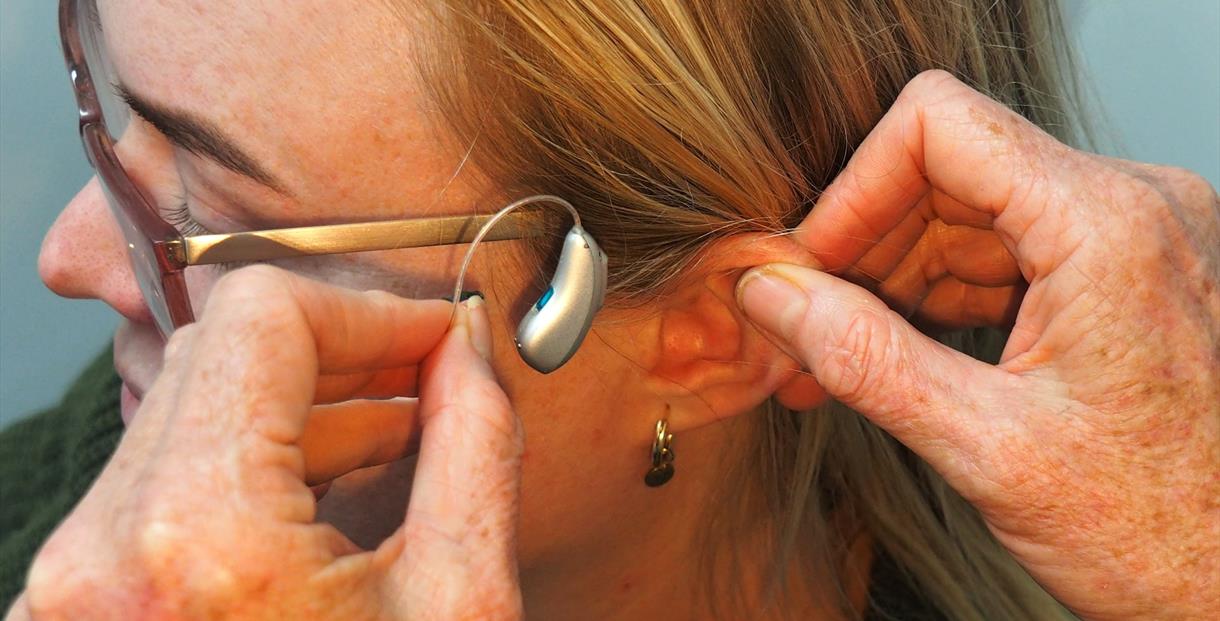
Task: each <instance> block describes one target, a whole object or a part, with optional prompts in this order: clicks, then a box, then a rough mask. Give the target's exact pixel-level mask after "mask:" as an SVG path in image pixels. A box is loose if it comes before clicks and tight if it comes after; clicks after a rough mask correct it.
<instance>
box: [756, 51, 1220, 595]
mask: <svg viewBox="0 0 1220 621" xmlns="http://www.w3.org/2000/svg"><path fill="white" fill-rule="evenodd" d="M794 237H795V239H796V240H797V241H798V242H799V243H801V244H802V245H804V246H805V247H806V248H808V249H809V250H811V251H812V253H813V254H814V256H815V258H816V259H817V260H818V261H819V262H820V263H821V264H822V265H823V266H824V267H825V268H826V269H828V270H829V271H831V272H836V273H839V274H844V275H847V276H849V277H853V276H854V277H856V278H866V279H868V280H870V281H871V282H873V283H874V284H875V285H876V288H877V290H878V291H879V292H880V293H881V294H882V295H883V296H884V297H886V298H887V299H889V300H890V301H891V302H892V303H894V304H895V305H896V306H897V307H898V308H899V309H900V310H901V311H902V313H903V315H907V316H914V317H916V318H919V319H923V320H925V321H928V322H930V323H933V324H939V325H946V326H962V325H1001V324H1005V323H1008V322H1012V321H1015V326H1014V327H1013V330H1012V335H1011V338H1010V339H1009V341H1008V344H1007V347H1006V348H1005V350H1004V352H1003V355H1002V359H1001V361H1000V363H999V364H998V365H995V366H992V365H988V364H984V363H982V362H979V361H976V360H974V359H971V358H969V357H968V356H966V355H964V354H961V353H958V352H956V351H952V350H950V349H949V348H947V347H944V346H942V345H940V344H938V343H936V342H935V341H933V340H932V339H930V338H928V337H926V336H924V335H922V334H921V333H919V332H918V331H917V330H915V329H914V328H913V327H912V326H911V325H910V324H909V323H907V321H905V320H904V319H903V317H902V316H900V315H899V314H898V313H895V312H893V311H891V310H889V309H888V308H887V307H886V305H885V304H884V303H882V301H881V300H880V299H878V298H877V297H876V296H874V295H873V294H872V293H870V292H869V291H867V290H865V289H864V288H861V287H859V286H856V285H854V284H851V283H849V282H846V281H845V280H842V279H840V278H836V277H834V276H831V275H830V274H828V273H823V272H818V271H814V270H809V269H806V268H800V267H796V266H787V265H773V266H765V267H762V268H757V269H755V270H752V271H751V272H749V273H747V274H746V275H745V276H744V277H743V278H742V280H741V282H740V283H739V290H738V295H739V299H740V302H741V304H742V306H743V309H744V311H745V312H746V314H747V315H748V316H749V317H750V318H751V319H752V320H753V321H754V322H756V324H757V325H758V326H760V327H761V328H762V329H764V330H766V331H768V332H769V333H770V334H771V335H773V337H774V338H775V339H776V341H777V342H778V343H779V344H780V345H781V346H782V347H784V348H785V349H787V350H788V351H790V352H791V353H792V354H793V355H794V357H796V358H798V359H799V360H800V361H802V362H803V363H804V364H805V365H806V366H807V368H809V369H810V370H811V372H812V374H813V375H814V376H815V377H816V379H817V381H818V383H819V384H821V385H822V387H823V388H825V389H826V390H827V391H828V392H829V393H830V394H831V395H832V396H834V397H835V398H837V399H839V400H841V401H843V402H845V403H846V404H847V405H849V406H851V407H853V408H854V409H856V410H857V411H858V412H860V413H861V414H862V415H864V416H867V417H868V418H869V419H871V420H872V421H874V422H875V423H876V424H878V425H879V426H881V427H882V428H884V429H886V430H887V431H889V432H890V433H892V434H893V435H894V436H895V437H896V438H898V439H899V440H900V441H902V442H903V443H904V444H906V445H907V446H909V447H910V448H911V449H913V450H914V451H916V452H917V453H918V454H919V455H921V456H922V457H923V458H924V459H925V460H927V461H928V463H929V464H931V465H932V466H933V467H934V468H936V469H937V470H938V471H939V472H940V473H941V474H942V475H943V476H944V477H945V479H946V480H947V481H948V482H949V483H950V484H951V485H952V486H953V487H954V488H955V489H957V490H958V492H959V493H961V494H962V495H963V496H964V497H965V498H966V499H967V500H969V501H970V502H971V503H973V504H974V505H975V506H976V507H978V509H979V510H980V512H981V513H982V515H983V517H984V519H985V520H986V521H987V523H988V525H989V526H990V528H991V530H992V531H993V532H994V533H995V535H996V536H997V537H998V539H999V540H1000V542H1001V543H1003V545H1005V546H1006V547H1007V548H1008V549H1009V550H1010V551H1011V552H1012V553H1013V554H1014V555H1015V556H1016V558H1017V559H1018V560H1019V561H1020V562H1021V563H1022V564H1023V565H1024V566H1025V567H1026V568H1027V569H1028V571H1029V572H1030V573H1031V575H1033V577H1034V578H1035V579H1037V580H1038V581H1039V582H1041V583H1042V584H1043V585H1044V586H1045V587H1046V588H1047V589H1048V590H1049V591H1050V592H1051V593H1052V594H1053V595H1055V596H1056V597H1058V598H1059V599H1060V600H1061V601H1062V602H1063V603H1064V604H1065V605H1067V606H1068V607H1070V608H1072V609H1073V610H1074V611H1075V612H1076V613H1077V614H1079V615H1082V616H1084V617H1089V618H1094V619H1131V618H1152V617H1156V618H1172V619H1188V618H1204V617H1206V616H1207V615H1214V614H1215V611H1216V610H1220V286H1218V285H1220V209H1218V205H1217V200H1216V194H1215V191H1214V190H1212V188H1211V187H1210V186H1209V185H1208V184H1207V183H1206V182H1205V181H1203V180H1202V179H1201V178H1199V177H1198V176H1196V175H1193V174H1190V173H1187V172H1185V171H1180V170H1174V169H1169V168H1162V167H1157V166H1150V165H1144V164H1137V163H1133V162H1124V161H1118V160H1112V159H1107V158H1103V157H1099V156H1095V155H1090V154H1087V153H1082V152H1079V151H1074V150H1072V149H1070V148H1068V147H1066V146H1064V145H1063V144H1061V143H1059V142H1057V141H1056V140H1054V139H1053V138H1052V137H1050V136H1048V135H1047V134H1045V133H1043V132H1042V131H1041V130H1039V129H1038V128H1036V127H1035V126H1033V125H1032V124H1030V123H1028V122H1027V121H1025V120H1024V119H1022V118H1021V117H1019V116H1018V115H1016V114H1015V113H1013V112H1011V111H1010V110H1008V109H1006V108H1004V107H1003V106H1001V105H1000V104H998V103H996V102H995V101H992V100H990V99H988V98H986V97H984V96H983V95H981V94H979V93H977V92H975V91H973V90H971V89H970V88H968V87H967V86H965V85H964V84H962V83H961V82H958V81H957V80H955V79H953V78H952V77H951V76H950V75H948V74H946V73H944V72H929V73H924V74H922V75H920V76H918V77H917V78H915V79H914V80H913V81H912V82H911V83H910V84H909V85H908V86H907V87H906V88H905V89H904V90H903V92H902V94H901V95H900V97H899V98H898V100H897V101H896V102H895V104H894V106H893V107H892V108H891V109H890V110H889V111H888V112H887V113H886V115H885V116H884V117H883V118H882V120H881V122H880V123H879V124H878V125H877V127H876V128H875V129H874V130H873V131H872V133H871V134H870V135H869V136H868V138H867V139H865V141H864V142H863V144H862V145H861V146H860V149H859V150H858V151H857V152H856V154H855V155H854V156H853V158H852V159H851V162H850V163H849V164H848V166H847V168H846V169H845V170H844V172H843V173H842V174H841V175H840V176H839V178H838V179H836V180H835V182H834V183H833V184H832V185H831V186H830V187H829V188H827V190H826V192H825V193H824V194H823V196H822V197H821V198H820V200H819V201H818V204H817V206H816V207H814V209H813V211H812V214H811V215H810V216H809V217H808V219H807V220H806V221H805V222H804V223H802V225H801V226H800V227H799V229H798V230H797V231H796V232H795V235H794ZM1026 283H1028V285H1026ZM1211 618H1214V617H1211Z"/></svg>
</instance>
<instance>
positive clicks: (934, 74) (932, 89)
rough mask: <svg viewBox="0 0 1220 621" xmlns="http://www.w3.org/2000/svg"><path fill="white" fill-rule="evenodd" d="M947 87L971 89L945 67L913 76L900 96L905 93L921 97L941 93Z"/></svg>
mask: <svg viewBox="0 0 1220 621" xmlns="http://www.w3.org/2000/svg"><path fill="white" fill-rule="evenodd" d="M946 88H952V89H954V90H961V89H966V90H971V89H969V87H967V86H966V84H965V83H963V82H962V81H961V80H958V79H957V77H956V76H954V75H953V74H952V73H949V72H948V71H945V70H944V69H927V70H924V71H921V72H919V73H918V74H916V75H915V77H913V78H911V81H910V82H907V85H906V87H904V88H903V89H902V92H901V93H900V94H899V97H901V96H903V95H907V96H911V95H914V96H916V97H921V96H923V95H924V94H927V93H940V92H942V91H943V90H945V89H946Z"/></svg>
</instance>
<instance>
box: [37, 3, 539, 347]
mask: <svg viewBox="0 0 1220 621" xmlns="http://www.w3.org/2000/svg"><path fill="white" fill-rule="evenodd" d="M59 34H60V39H61V42H62V44H63V49H64V60H65V62H66V63H67V66H68V74H69V76H70V77H71V79H72V87H73V90H74V91H75V94H76V103H77V108H78V111H79V114H80V134H81V141H82V142H83V143H84V147H85V155H86V156H87V157H88V158H89V163H90V164H92V166H93V168H94V170H96V171H97V177H98V180H99V182H100V184H101V187H102V190H103V192H104V194H105V195H106V201H107V203H108V204H109V206H110V210H111V211H112V212H113V213H114V217H115V220H116V221H117V222H118V223H119V227H120V228H121V229H122V230H123V237H124V238H125V239H126V241H127V249H128V254H129V255H130V258H131V264H132V269H133V271H134V273H135V276H136V280H137V282H138V283H139V286H140V291H141V292H142V293H143V295H144V300H145V303H146V304H147V305H148V308H149V310H150V311H151V313H152V316H153V318H154V320H155V321H156V324H157V328H158V330H160V331H161V333H162V334H163V335H166V336H168V335H169V334H171V333H172V332H173V331H174V330H175V329H176V328H179V327H182V326H184V325H186V324H189V323H191V322H193V321H194V314H193V312H192V310H191V302H190V295H189V292H188V291H187V287H186V279H185V277H184V274H183V271H184V270H185V269H186V268H187V267H188V266H192V265H212V264H219V263H236V262H258V261H271V260H275V259H285V258H291V257H303V256H319V255H332V254H343V253H349V252H366V251H373V250H394V249H399V248H419V247H426V246H445V245H454V244H464V243H470V242H471V241H473V239H474V237H475V236H476V234H477V233H478V231H479V229H480V228H481V227H482V226H483V225H484V224H485V223H486V222H487V221H488V220H489V219H490V218H491V217H492V216H490V215H478V216H453V217H440V218H417V219H410V220H394V221H380V222H364V223H357V224H338V225H328V226H309V227H296V228H284V229H269V230H261V231H244V232H240V233H230V234H220V235H189V236H184V235H183V234H182V233H181V232H180V231H179V230H178V229H177V228H176V227H174V226H173V225H172V224H170V223H169V222H167V221H166V220H165V219H164V218H162V217H161V215H160V213H159V212H158V211H157V209H156V208H155V207H154V204H153V202H152V201H151V200H150V199H149V198H148V196H147V195H146V194H145V193H144V192H143V191H141V189H140V187H139V186H138V185H137V184H136V183H135V182H134V181H133V179H132V178H131V176H130V175H129V174H128V173H127V170H126V169H125V168H124V166H123V163H122V161H120V158H119V156H118V154H117V153H116V151H115V144H116V143H117V142H118V140H119V137H121V136H122V135H123V133H124V131H125V130H126V129H127V126H128V124H129V122H130V120H131V114H132V113H131V109H130V108H129V107H128V105H127V103H126V102H125V101H124V100H123V98H122V97H121V96H120V95H119V93H118V89H117V87H116V84H117V80H116V77H117V76H116V75H115V72H114V68H113V67H112V66H111V64H110V62H109V56H108V55H107V54H106V52H105V42H104V39H103V38H102V32H101V26H100V23H99V20H98V15H97V0H60V3H59ZM531 215H532V214H530V213H528V212H518V213H513V214H510V215H508V216H507V217H505V218H504V219H503V220H501V221H500V222H499V224H497V225H496V226H495V228H494V229H492V230H491V231H489V233H488V234H487V235H486V236H485V237H484V240H486V241H496V240H508V239H522V238H525V237H529V236H531V235H534V234H538V233H539V232H540V223H539V221H538V219H537V218H536V217H531Z"/></svg>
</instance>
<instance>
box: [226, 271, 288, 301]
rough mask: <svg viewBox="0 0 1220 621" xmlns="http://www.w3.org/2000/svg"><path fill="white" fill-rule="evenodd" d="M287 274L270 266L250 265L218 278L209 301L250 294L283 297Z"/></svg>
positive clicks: (261, 296)
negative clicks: (256, 293)
mask: <svg viewBox="0 0 1220 621" xmlns="http://www.w3.org/2000/svg"><path fill="white" fill-rule="evenodd" d="M287 275H288V272H286V271H284V270H282V269H280V268H278V267H274V266H271V265H262V264H258V265H250V266H247V267H243V268H241V269H238V270H234V271H232V272H229V273H228V274H225V275H224V276H221V277H220V280H217V281H216V285H215V287H214V288H213V289H212V293H211V295H210V296H209V299H220V300H226V299H230V298H234V297H245V296H248V295H250V293H251V292H258V295H259V297H260V299H261V298H263V297H265V296H283V295H285V287H284V286H283V283H284V281H285V280H286V278H287Z"/></svg>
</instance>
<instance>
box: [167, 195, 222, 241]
mask: <svg viewBox="0 0 1220 621" xmlns="http://www.w3.org/2000/svg"><path fill="white" fill-rule="evenodd" d="M161 217H162V218H164V219H165V221H166V222H168V223H170V224H171V225H173V227H174V228H176V229H178V232H179V233H181V234H182V235H183V236H184V237H193V236H195V235H211V234H212V231H209V230H208V229H207V228H206V227H204V226H203V225H202V224H199V223H198V222H196V221H195V219H194V218H192V217H191V210H190V208H189V207H188V206H187V203H186V197H185V196H175V197H174V202H173V204H172V206H171V207H168V208H166V209H163V210H162V211H161Z"/></svg>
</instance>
